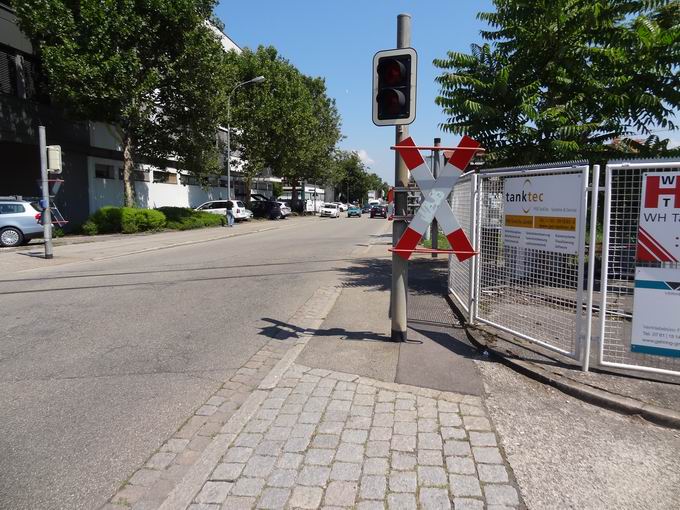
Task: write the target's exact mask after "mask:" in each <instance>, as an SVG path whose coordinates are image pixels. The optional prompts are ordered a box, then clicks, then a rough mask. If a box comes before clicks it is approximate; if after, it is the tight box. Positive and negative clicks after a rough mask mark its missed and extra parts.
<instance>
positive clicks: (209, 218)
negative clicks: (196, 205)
mask: <svg viewBox="0 0 680 510" xmlns="http://www.w3.org/2000/svg"><path fill="white" fill-rule="evenodd" d="M158 211H160V212H162V213H163V214H164V215H165V217H166V219H167V223H166V224H165V227H166V228H170V229H173V230H190V229H194V228H203V227H217V226H220V225H224V224H225V223H226V218H225V217H224V216H222V215H221V214H211V213H207V212H203V211H194V210H193V209H186V208H184V207H159V208H158Z"/></svg>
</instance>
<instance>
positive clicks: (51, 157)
mask: <svg viewBox="0 0 680 510" xmlns="http://www.w3.org/2000/svg"><path fill="white" fill-rule="evenodd" d="M61 168H62V164H61V146H60V145H48V146H47V171H48V172H49V173H51V174H60V173H61Z"/></svg>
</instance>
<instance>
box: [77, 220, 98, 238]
mask: <svg viewBox="0 0 680 510" xmlns="http://www.w3.org/2000/svg"><path fill="white" fill-rule="evenodd" d="M80 230H82V231H83V234H85V235H86V236H94V235H97V234H98V233H99V230H98V229H97V224H96V223H95V222H94V221H92V220H91V219H90V220H87V221H86V222H85V223H83V224H82V226H81V227H80Z"/></svg>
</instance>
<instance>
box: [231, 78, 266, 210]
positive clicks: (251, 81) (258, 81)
mask: <svg viewBox="0 0 680 510" xmlns="http://www.w3.org/2000/svg"><path fill="white" fill-rule="evenodd" d="M264 80H265V78H264V76H257V77H255V78H253V79H252V80H248V81H244V82H242V83H239V84H238V85H236V86H235V87H234V88H233V89H231V92H229V96H228V97H227V199H229V200H231V96H232V95H233V94H234V92H236V89H237V88H239V87H243V86H244V85H249V84H251V83H261V82H263V81H264Z"/></svg>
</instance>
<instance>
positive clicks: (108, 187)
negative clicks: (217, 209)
mask: <svg viewBox="0 0 680 510" xmlns="http://www.w3.org/2000/svg"><path fill="white" fill-rule="evenodd" d="M97 163H99V164H103V165H111V166H113V167H114V168H115V169H116V174H117V173H118V169H120V168H122V166H123V163H122V161H119V160H114V159H105V158H95V157H90V158H88V182H89V189H90V193H89V207H90V211H91V212H94V211H96V210H97V209H100V208H101V207H104V206H107V205H113V206H121V205H123V181H121V180H120V179H118V178H116V179H102V178H99V177H96V176H95V165H96V164H97ZM141 168H142V169H144V170H147V171H148V174H147V175H148V179H149V182H142V181H135V194H136V201H137V206H138V207H144V208H149V209H153V208H156V207H164V206H174V207H197V206H199V205H201V204H202V203H203V202H207V201H208V200H219V199H224V198H226V197H227V189H226V188H222V187H211V188H208V189H203V188H202V187H201V186H194V185H186V186H185V185H183V184H166V183H155V182H153V171H154V169H153V167H151V166H149V165H141ZM168 170H170V171H172V170H173V169H168Z"/></svg>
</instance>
